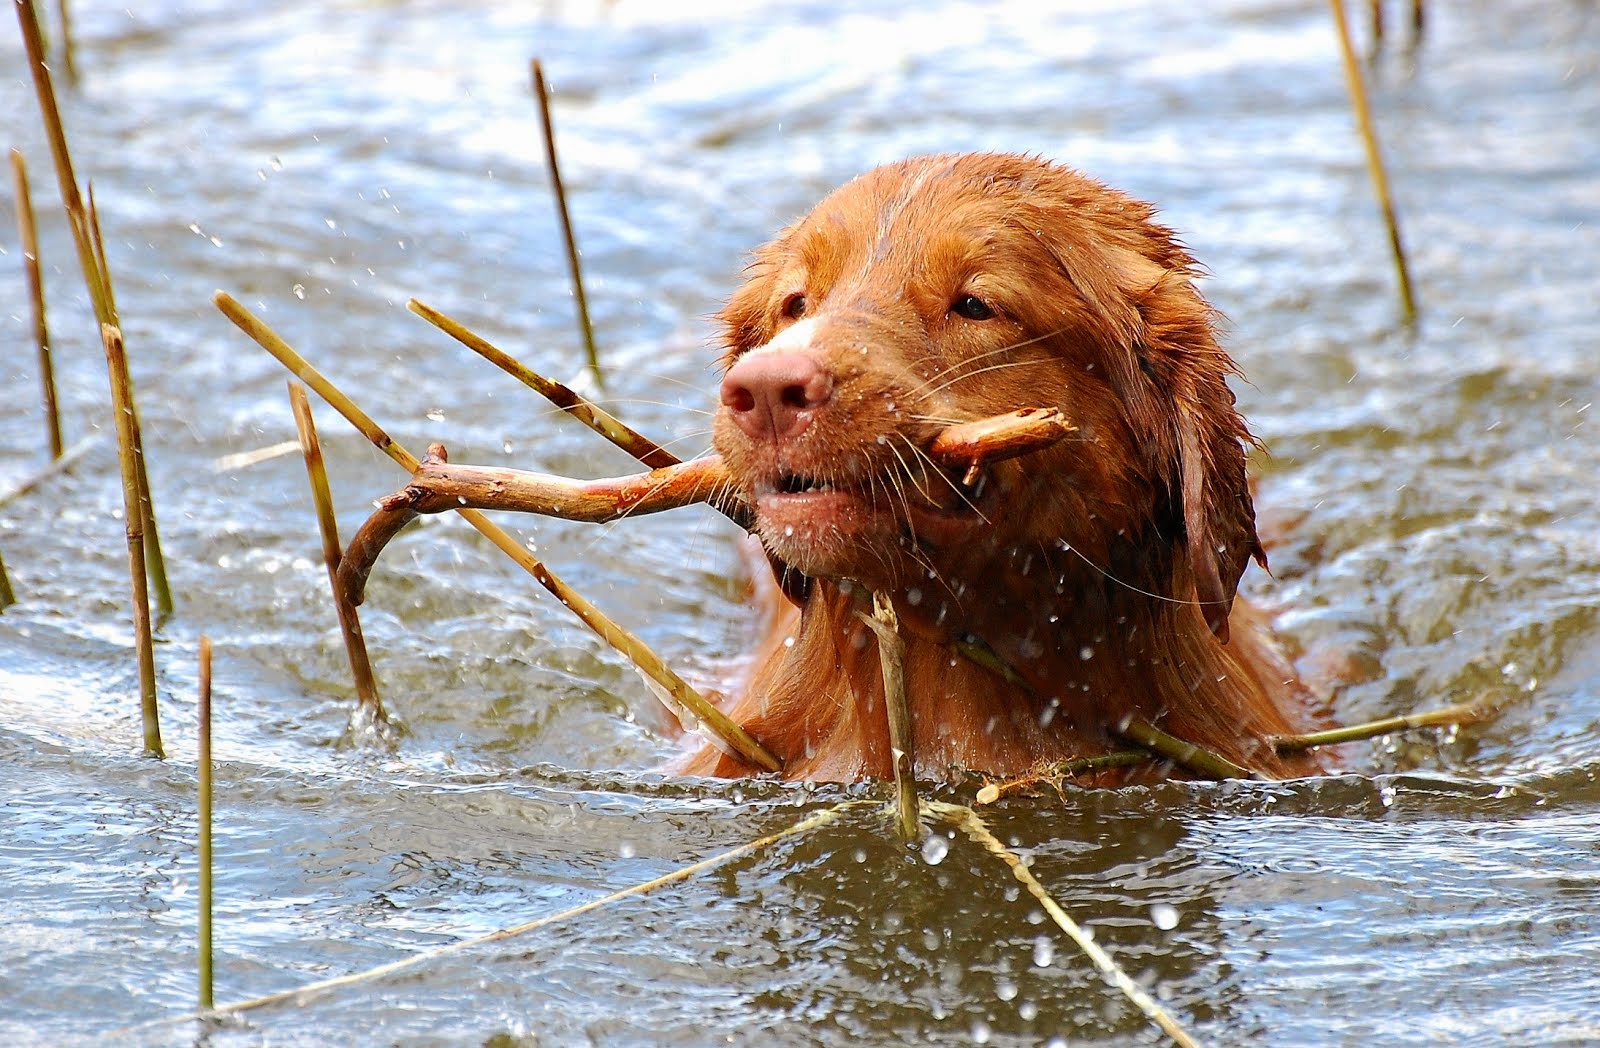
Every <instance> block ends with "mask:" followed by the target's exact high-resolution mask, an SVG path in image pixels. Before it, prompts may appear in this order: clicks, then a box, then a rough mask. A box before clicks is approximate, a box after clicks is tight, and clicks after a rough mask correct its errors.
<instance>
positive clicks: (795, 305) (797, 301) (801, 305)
mask: <svg viewBox="0 0 1600 1048" xmlns="http://www.w3.org/2000/svg"><path fill="white" fill-rule="evenodd" d="M781 312H782V313H783V315H784V316H786V317H788V318H789V319H790V320H799V319H800V318H801V317H803V316H805V315H806V296H805V295H803V294H801V293H799V292H795V293H794V294H792V295H790V296H789V297H788V298H786V299H784V300H783V309H782V310H781Z"/></svg>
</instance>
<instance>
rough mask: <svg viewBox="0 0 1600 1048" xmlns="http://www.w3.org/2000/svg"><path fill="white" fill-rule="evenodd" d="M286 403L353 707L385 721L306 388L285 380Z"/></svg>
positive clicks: (371, 719) (367, 716)
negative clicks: (347, 584) (342, 567)
mask: <svg viewBox="0 0 1600 1048" xmlns="http://www.w3.org/2000/svg"><path fill="white" fill-rule="evenodd" d="M289 406H290V407H291V408H293V410H294V424H295V428H296V429H297V430H298V432H299V434H300V450H301V452H302V453H303V454H304V455H305V460H306V475H307V477H308V479H309V481H310V484H311V500H312V502H313V504H314V505H315V507H316V511H317V528H318V531H320V532H321V535H322V560H323V563H324V564H326V565H327V567H328V584H329V585H330V586H331V587H332V589H333V606H334V609H335V610H336V611H337V612H338V615H339V632H340V633H342V634H343V635H344V650H345V655H346V657H347V658H348V659H349V660H350V676H351V678H352V680H353V681H354V682H355V687H356V702H357V704H358V706H357V709H358V712H359V713H360V715H361V717H362V720H363V723H366V724H379V725H381V724H386V723H388V720H389V717H388V714H386V713H385V712H384V709H383V700H382V699H381V698H380V697H379V696H378V682H377V681H376V680H374V679H373V676H372V661H371V660H370V659H369V658H368V657H367V641H366V638H365V637H364V636H362V633H361V617H360V613H359V612H357V611H356V609H355V606H354V605H353V604H351V603H350V602H349V601H348V600H346V599H345V596H344V593H343V591H342V590H341V589H340V588H339V561H340V559H341V557H342V547H341V546H340V545H339V525H338V522H337V521H336V520H335V519H334V514H333V493H332V491H331V490H330V489H329V487H328V470H327V467H326V465H325V464H324V462H323V459H322V442H321V441H320V440H319V439H318V438H317V424H316V421H315V420H314V419H313V418H312V417H311V402H310V400H308V399H307V398H306V388H305V387H304V386H302V385H300V383H298V382H295V381H292V380H291V381H290V382H289Z"/></svg>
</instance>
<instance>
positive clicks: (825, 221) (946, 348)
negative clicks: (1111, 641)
mask: <svg viewBox="0 0 1600 1048" xmlns="http://www.w3.org/2000/svg"><path fill="white" fill-rule="evenodd" d="M1152 214H1153V210H1152V208H1151V207H1150V206H1149V205H1147V204H1144V203H1141V202H1139V201H1137V200H1134V199H1132V198H1130V197H1128V196H1125V195H1124V194H1122V193H1119V192H1117V191H1115V190H1112V189H1109V188H1107V187H1105V186H1103V185H1101V184H1099V183H1097V182H1094V181H1092V180H1090V179H1088V178H1085V177H1084V176H1082V175H1080V174H1078V173H1076V172H1074V171H1072V170H1070V169H1068V168H1065V167H1062V166H1059V165H1056V164H1052V163H1048V162H1045V161H1042V160H1038V159H1035V158H1031V157H1024V156H1015V155H991V154H970V155H959V156H935V157H924V158H917V159H912V160H907V161H904V162H902V163H899V164H894V165H890V166H887V167H883V168H879V169H877V170H874V171H871V172H868V173H867V174H865V175H863V176H861V177H860V178H857V179H856V180H854V181H852V182H850V183H849V184H847V185H845V186H843V187H841V188H840V189H838V190H836V191H835V192H834V193H832V194H831V195H829V196H828V197H827V198H826V199H824V200H823V201H822V202H821V203H820V204H818V205H817V206H816V208H815V209H813V210H812V212H811V213H810V214H809V215H807V216H806V217H805V218H803V219H801V220H800V221H799V222H797V223H795V224H794V225H792V226H790V227H789V228H787V229H785V230H783V231H782V232H780V233H779V234H778V236H777V237H776V238H775V239H774V240H773V241H772V242H771V243H769V244H767V245H766V246H764V247H762V248H761V249H760V250H758V251H757V253H756V256H755V261H754V262H753V264H752V265H751V267H750V271H749V278H748V280H747V281H746V283H745V284H744V285H743V286H742V287H740V288H739V289H738V291H736V292H735V293H734V295H733V297H732V299H731V300H730V301H729V303H728V304H727V306H726V307H725V308H724V309H723V310H722V311H721V313H720V314H719V319H720V320H721V321H722V323H723V326H724V332H723V340H724V345H725V348H726V356H725V358H724V363H725V364H726V366H727V373H726V375H725V376H724V381H723V385H722V398H721V399H722V403H721V407H720V409H719V411H718V413H717V418H716V424H715V444H716V447H717V450H718V451H719V452H720V453H721V454H722V455H723V457H724V458H725V459H726V460H727V462H728V465H729V468H730V471H731V472H732V475H733V477H734V478H735V480H736V482H737V483H739V484H740V485H741V486H742V487H743V488H744V489H745V491H746V494H747V495H748V496H749V497H750V498H751V500H752V503H753V504H754V506H755V509H756V521H757V530H758V532H759V534H760V535H761V538H762V540H763V542H764V543H765V545H766V546H767V548H768V550H769V551H770V552H771V553H772V554H773V556H774V557H775V558H776V559H777V560H778V561H780V562H782V563H783V564H787V565H789V566H791V567H793V568H794V569H798V570H799V571H801V572H804V573H805V574H807V575H810V576H814V577H819V578H849V579H854V580H857V581H859V582H861V583H863V584H865V585H868V586H871V587H873V588H875V589H883V588H889V589H895V590H904V589H906V588H907V587H909V586H916V585H920V584H921V583H922V582H923V581H924V580H926V579H927V578H928V577H929V576H934V577H941V578H942V579H943V581H944V582H945V584H947V585H949V584H959V585H961V586H963V587H970V586H971V585H972V584H973V583H981V581H982V575H983V573H984V572H985V571H989V570H994V568H995V566H996V559H997V558H1009V559H1010V560H1012V561H1015V560H1016V559H1017V558H1018V557H1019V556H1025V555H1026V554H1027V552H1028V551H1029V550H1041V549H1055V550H1060V549H1065V548H1067V547H1070V548H1071V549H1072V550H1073V551H1075V552H1076V553H1079V554H1081V555H1082V557H1083V559H1084V560H1085V561H1087V562H1090V563H1092V564H1094V565H1096V566H1097V567H1098V569H1100V570H1103V571H1105V572H1107V573H1110V574H1114V575H1116V576H1117V577H1118V578H1122V579H1124V580H1125V581H1128V582H1130V583H1131V584H1134V585H1138V586H1152V585H1155V586H1161V585H1166V586H1169V587H1172V588H1173V589H1174V595H1178V596H1183V597H1189V596H1192V597H1193V598H1194V599H1195V600H1197V601H1198V602H1199V603H1200V606H1201V608H1202V610H1203V611H1204V612H1205V616H1206V620H1207V622H1208V623H1209V624H1210V625H1211V627H1212V629H1213V630H1214V631H1216V632H1217V633H1218V634H1219V635H1220V636H1223V637H1226V629H1227V619H1228V610H1229V608H1230V606H1231V604H1232V600H1233V595H1234V591H1235V588H1236V586H1237V583H1238V579H1239V576H1240V574H1241V573H1242V572H1243V570H1244V568H1245V565H1246V563H1247V562H1248V560H1249V559H1250V558H1251V556H1257V557H1260V556H1261V551H1260V545H1259V543H1258V541H1257V539H1256V532H1255V523H1254V511H1253V508H1252V505H1251V499H1250V491H1249V488H1248V486H1247V482H1246V476H1245V445H1246V444H1248V443H1250V442H1251V441H1252V439H1253V438H1252V437H1251V436H1250V433H1249V431H1248V430H1247V428H1246V426H1245V424H1244V421H1243V419H1242V418H1241V417H1240V415H1239V413H1238V411H1237V410H1236V408H1235V405H1234V397H1233V394H1232V392H1231V390H1230V389H1229V388H1228V384H1227V380H1228V377H1229V375H1230V374H1231V373H1232V372H1233V371H1234V367H1233V364H1232V361H1231V360H1230V359H1229V357H1228V356H1227V354H1226V353H1225V352H1224V351H1223V350H1222V348H1221V347H1220V346H1219V345H1218V343H1217V340H1216V337H1215V333H1214V331H1213V320H1214V314H1213V311H1212V309H1211V307H1210V306H1209V305H1208V304H1207V303H1206V302H1205V300H1204V299H1203V298H1202V297H1201V296H1200V294H1199V292H1198V291H1197V290H1196V289H1195V287H1194V284H1193V277H1194V275H1195V264H1194V262H1193V260H1192V259H1191V258H1190V257H1189V255H1188V254H1187V252H1186V251H1185V250H1184V249H1183V247H1182V246H1181V245H1179V244H1178V243H1177V242H1176V241H1175V239H1174V238H1173V235H1172V233H1171V231H1170V230H1168V229H1166V228H1165V227H1163V226H1161V225H1159V224H1157V223H1156V222H1154V221H1152V217H1151V216H1152ZM1022 407H1057V408H1059V409H1061V410H1062V411H1063V412H1064V413H1065V414H1066V415H1067V417H1068V419H1069V420H1070V421H1071V422H1072V423H1073V424H1075V425H1076V426H1078V427H1079V431H1078V433H1077V434H1075V435H1074V436H1073V437H1071V438H1069V439H1068V440H1066V441H1064V442H1062V443H1061V444H1058V445H1056V446H1054V447H1052V448H1050V449H1048V450H1045V451H1041V452H1036V453H1033V454H1030V455H1027V456H1024V457H1022V458H1019V459H1015V460H1012V461H1009V462H1003V463H999V464H996V465H994V466H991V467H989V468H988V469H986V470H985V474H984V476H983V477H982V478H980V479H979V481H978V482H977V484H975V485H964V484H963V483H962V478H961V476H960V473H959V471H956V472H951V471H949V470H946V469H943V468H940V467H939V466H938V465H936V464H935V463H934V462H933V461H932V460H931V459H930V458H929V457H928V455H927V453H926V449H927V447H928V444H929V442H930V441H931V440H932V438H933V436H934V435H935V434H936V433H937V432H938V431H939V430H940V429H942V428H943V427H945V426H947V425H949V424H951V423H954V422H964V421H971V420H973V419H978V418H984V417H987V416H990V415H997V414H1001V413H1004V412H1007V411H1011V410H1014V409H1017V408H1022ZM1022 570H1026V569H1022ZM1048 581H1049V580H1042V582H1041V584H1048ZM1190 584H1192V592H1191V591H1189V588H1188V587H1189V586H1190Z"/></svg>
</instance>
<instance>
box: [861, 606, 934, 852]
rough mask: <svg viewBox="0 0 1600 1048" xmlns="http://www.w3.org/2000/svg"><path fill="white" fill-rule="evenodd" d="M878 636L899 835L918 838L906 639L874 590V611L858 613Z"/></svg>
mask: <svg viewBox="0 0 1600 1048" xmlns="http://www.w3.org/2000/svg"><path fill="white" fill-rule="evenodd" d="M858 615H859V617H860V619H861V621H862V622H865V623H866V624H867V625H868V626H870V627H871V628H872V632H873V633H875V634H877V637H878V662H879V664H880V665H881V667H882V671H883V707H884V711H885V713H886V714H887V716H888V720H889V753H890V756H891V757H892V758H893V760H894V791H895V811H896V816H897V824H898V826H899V829H900V836H901V837H902V838H904V839H905V840H907V841H915V840H916V839H917V838H919V837H921V836H922V823H921V821H920V818H919V816H920V814H921V807H920V805H919V803H918V801H917V774H916V753H915V751H914V746H913V743H912V733H911V711H910V709H909V707H908V706H907V703H906V642H905V639H904V638H902V637H901V636H900V619H899V617H898V616H897V615H895V613H894V605H893V604H892V603H890V600H889V597H888V595H887V594H884V593H873V595H872V614H871V615H868V614H866V613H864V612H860V613H858Z"/></svg>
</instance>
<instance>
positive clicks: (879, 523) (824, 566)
mask: <svg viewBox="0 0 1600 1048" xmlns="http://www.w3.org/2000/svg"><path fill="white" fill-rule="evenodd" d="M966 472H967V471H966V470H965V469H953V470H945V469H937V470H936V469H933V468H928V469H924V470H922V471H920V472H918V473H916V474H915V475H913V474H912V473H910V472H909V471H907V470H906V469H904V468H903V467H902V466H901V464H900V463H898V462H891V463H889V464H887V465H886V466H883V467H881V468H880V469H878V470H877V471H874V472H870V473H867V474H866V475H865V476H862V475H859V474H855V473H846V472H844V471H842V470H840V471H830V472H829V473H827V474H823V473H821V472H816V473H813V472H804V471H796V470H780V471H779V472H778V473H777V475H776V476H772V477H769V478H765V479H764V480H761V481H758V482H757V483H756V484H755V485H754V486H753V491H752V494H753V495H754V496H755V499H754V501H755V507H756V520H757V526H758V528H759V530H760V532H761V534H762V536H763V538H764V539H765V540H766V543H767V546H768V548H769V549H772V550H773V552H775V553H777V554H778V555H779V556H780V557H782V558H783V559H784V560H785V561H787V562H789V563H791V564H793V565H794V566H795V567H798V568H800V569H801V570H803V571H805V572H806V573H807V574H812V575H823V576H828V575H848V574H851V570H850V569H851V567H852V565H853V564H854V563H855V562H856V561H859V560H868V559H871V560H879V559H881V557H882V556H883V554H884V553H885V552H886V551H888V550H891V549H895V548H897V547H906V546H908V545H913V544H914V545H916V546H920V547H928V546H933V547H939V546H943V545H946V544H949V543H954V542H958V541H963V540H966V539H968V538H970V536H971V533H972V531H973V530H974V529H975V528H978V527H981V526H983V525H984V524H986V523H987V522H988V520H989V519H990V517H991V515H992V514H991V510H992V508H993V504H994V502H995V492H996V490H997V485H996V484H994V483H993V481H992V478H991V477H990V476H989V473H988V471H987V470H985V471H980V472H979V473H978V474H977V475H976V476H975V477H970V478H969V477H967V476H966Z"/></svg>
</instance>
